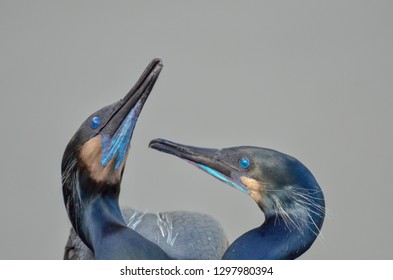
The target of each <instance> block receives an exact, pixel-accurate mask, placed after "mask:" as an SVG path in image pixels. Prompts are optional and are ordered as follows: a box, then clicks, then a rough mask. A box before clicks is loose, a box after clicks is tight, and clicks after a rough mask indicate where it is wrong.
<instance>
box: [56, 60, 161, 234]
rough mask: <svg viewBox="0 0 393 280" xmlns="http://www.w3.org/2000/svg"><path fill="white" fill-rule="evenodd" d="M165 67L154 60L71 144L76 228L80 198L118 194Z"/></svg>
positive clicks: (69, 198) (67, 157) (69, 179)
mask: <svg viewBox="0 0 393 280" xmlns="http://www.w3.org/2000/svg"><path fill="white" fill-rule="evenodd" d="M162 67H163V65H162V62H161V60H160V59H154V60H153V61H152V62H151V63H150V64H149V65H148V66H147V68H146V70H145V71H144V72H143V74H142V76H141V77H140V78H139V80H138V81H137V83H136V84H135V86H134V87H133V88H132V89H131V90H130V91H129V93H128V94H127V95H126V96H125V97H124V98H123V99H121V100H120V101H118V102H116V103H114V104H112V105H109V106H106V107H104V108H102V109H100V110H98V111H97V112H95V113H93V114H91V115H90V116H89V117H88V118H87V119H86V120H85V121H84V122H83V123H82V125H81V126H80V128H79V129H78V131H77V132H76V133H75V135H74V136H73V137H72V139H71V140H70V142H69V143H68V145H67V148H66V149H65V152H64V155H63V160H62V165H61V167H62V183H63V196H64V202H65V204H66V207H67V211H68V214H69V216H70V220H71V222H72V223H73V225H74V228H75V223H76V222H75V218H77V215H78V214H77V213H76V212H77V209H76V207H78V206H77V205H82V204H83V203H78V201H79V202H80V200H81V199H85V198H86V197H89V196H90V197H93V196H94V195H97V194H100V193H104V192H107V193H110V192H112V193H113V194H114V195H118V193H119V190H120V182H121V179H122V173H123V170H124V166H125V162H126V158H127V154H128V150H129V147H130V141H131V137H132V133H133V130H134V127H135V124H136V121H137V119H138V116H139V114H140V112H141V110H142V107H143V105H144V103H145V101H146V99H147V98H148V96H149V94H150V92H151V90H152V88H153V86H154V84H155V82H156V80H157V78H158V76H159V74H160V71H161V69H162ZM82 181H83V182H82Z"/></svg>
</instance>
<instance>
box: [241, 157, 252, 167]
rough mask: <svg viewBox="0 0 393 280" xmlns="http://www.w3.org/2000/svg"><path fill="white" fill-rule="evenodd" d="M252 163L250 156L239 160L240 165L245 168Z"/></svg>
mask: <svg viewBox="0 0 393 280" xmlns="http://www.w3.org/2000/svg"><path fill="white" fill-rule="evenodd" d="M250 164H251V161H250V159H249V158H248V157H242V158H241V159H240V160H239V165H240V167H241V168H243V169H246V168H247V167H249V166H250Z"/></svg>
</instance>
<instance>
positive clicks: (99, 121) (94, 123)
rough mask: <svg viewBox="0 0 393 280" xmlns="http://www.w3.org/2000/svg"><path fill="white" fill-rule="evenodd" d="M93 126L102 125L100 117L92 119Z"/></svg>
mask: <svg viewBox="0 0 393 280" xmlns="http://www.w3.org/2000/svg"><path fill="white" fill-rule="evenodd" d="M90 125H91V128H94V129H96V128H97V127H99V126H100V125H101V119H100V117H94V118H92V119H91V124H90Z"/></svg>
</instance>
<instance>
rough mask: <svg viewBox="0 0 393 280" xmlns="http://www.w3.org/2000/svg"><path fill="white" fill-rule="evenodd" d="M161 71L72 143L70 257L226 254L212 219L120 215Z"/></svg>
mask: <svg viewBox="0 0 393 280" xmlns="http://www.w3.org/2000/svg"><path fill="white" fill-rule="evenodd" d="M161 69H162V62H161V60H160V59H155V60H153V61H152V62H151V63H150V64H149V65H148V66H147V68H146V70H145V71H144V73H143V74H142V76H141V77H140V79H139V80H138V82H137V83H136V85H135V86H134V87H133V88H132V89H131V90H130V92H129V93H128V94H127V95H126V96H125V97H124V98H123V99H121V100H120V101H118V102H116V103H114V104H112V105H109V106H107V107H104V108H102V109H101V110H99V111H97V112H95V113H94V114H92V115H91V116H90V117H88V118H87V119H86V121H85V122H84V123H83V124H82V125H81V127H80V128H79V129H78V131H77V132H76V134H75V135H74V136H73V137H72V139H71V140H70V142H69V143H68V145H67V148H66V150H65V152H64V155H63V160H62V166H61V167H62V184H63V196H64V203H65V206H66V209H67V212H68V216H69V219H70V221H71V223H72V226H73V229H72V231H71V236H70V238H69V241H68V243H67V245H66V250H65V255H64V258H65V259H70V258H72V259H80V258H81V259H89V258H93V257H94V258H96V259H175V258H180V259H214V258H215V259H216V258H219V257H221V256H222V254H223V253H224V252H225V249H226V248H227V240H226V238H225V235H224V233H223V230H222V228H221V226H220V225H219V224H218V222H216V221H215V220H214V219H213V218H211V217H209V216H206V215H203V214H198V213H190V212H166V213H158V214H149V213H142V212H139V211H136V210H133V209H124V210H123V211H121V210H120V207H119V203H118V198H119V193H120V184H121V180H122V175H123V172H124V167H125V162H126V158H127V155H128V150H129V147H130V141H131V138H132V134H133V130H134V127H135V124H136V121H137V119H138V116H139V114H140V112H141V110H142V107H143V105H144V103H145V101H146V99H147V97H148V96H149V94H150V91H151V90H152V88H153V86H154V84H155V82H156V80H157V78H158V76H159V73H160V71H161ZM79 238H80V239H79ZM81 240H82V241H83V242H81ZM86 245H87V247H88V248H90V249H88V248H87V247H86ZM93 252H94V253H93Z"/></svg>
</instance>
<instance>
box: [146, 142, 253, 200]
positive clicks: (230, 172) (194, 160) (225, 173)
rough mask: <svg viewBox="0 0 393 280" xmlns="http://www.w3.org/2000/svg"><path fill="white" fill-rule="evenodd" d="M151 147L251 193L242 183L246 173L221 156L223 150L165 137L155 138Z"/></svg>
mask: <svg viewBox="0 0 393 280" xmlns="http://www.w3.org/2000/svg"><path fill="white" fill-rule="evenodd" d="M149 147H150V148H153V149H155V150H158V151H160V152H164V153H167V154H171V155H174V156H177V157H179V158H182V159H184V160H187V161H188V162H190V163H191V164H192V165H194V166H196V167H198V168H200V169H202V170H203V171H205V172H207V173H209V174H210V175H212V176H214V177H216V178H217V179H219V180H220V181H222V182H224V183H226V184H229V185H230V186H232V187H235V188H237V189H238V190H240V191H242V192H245V193H250V191H249V190H248V189H247V187H246V186H245V185H244V184H243V183H242V177H246V175H245V174H243V173H242V172H241V171H240V170H238V168H236V167H235V166H233V165H232V164H230V163H229V162H227V161H226V160H225V157H222V156H220V153H221V150H217V149H207V148H198V147H192V146H186V145H182V144H178V143H174V142H171V141H168V140H165V139H154V140H152V141H151V142H150V144H149Z"/></svg>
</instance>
